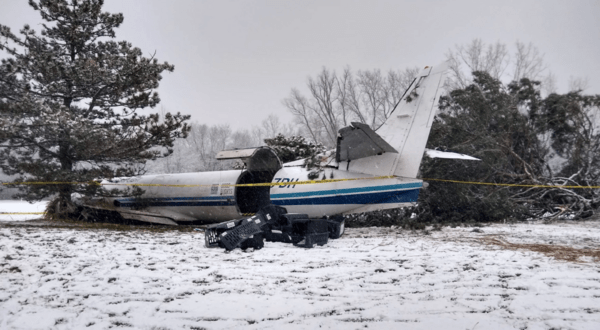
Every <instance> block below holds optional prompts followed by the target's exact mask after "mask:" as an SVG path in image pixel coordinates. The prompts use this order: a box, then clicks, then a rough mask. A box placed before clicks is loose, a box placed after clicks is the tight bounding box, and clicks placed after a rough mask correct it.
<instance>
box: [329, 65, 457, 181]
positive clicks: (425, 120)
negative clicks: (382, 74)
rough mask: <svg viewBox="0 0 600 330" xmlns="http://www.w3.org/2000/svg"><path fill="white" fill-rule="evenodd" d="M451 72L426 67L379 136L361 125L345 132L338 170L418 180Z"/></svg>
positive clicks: (341, 133) (341, 136)
mask: <svg viewBox="0 0 600 330" xmlns="http://www.w3.org/2000/svg"><path fill="white" fill-rule="evenodd" d="M448 68H449V65H448V63H446V62H442V63H440V64H439V65H437V66H434V67H425V69H423V70H422V71H421V72H420V73H419V75H418V76H417V77H416V78H415V81H414V82H413V83H412V84H411V86H410V87H409V89H408V90H407V91H406V93H405V95H404V96H403V98H402V100H400V102H399V103H398V105H397V107H396V109H395V110H394V111H393V112H392V114H391V115H390V117H389V118H388V119H387V120H386V121H385V123H384V124H383V125H382V126H381V127H380V128H379V129H378V130H377V132H374V131H372V130H371V129H370V128H369V127H368V126H367V125H364V124H360V123H352V125H351V126H349V127H346V128H342V129H341V130H340V131H339V137H338V146H337V150H338V152H337V161H338V163H339V168H340V169H342V170H347V171H350V172H357V173H364V174H370V175H382V176H383V175H396V176H399V177H406V178H415V177H416V176H417V173H418V171H419V166H420V165H421V160H422V158H423V153H424V152H425V145H426V144H427V139H428V138H429V132H430V131H431V125H432V123H433V118H434V116H435V112H436V110H437V103H438V101H439V97H440V91H441V88H442V86H443V85H444V78H445V73H446V71H447V70H448Z"/></svg>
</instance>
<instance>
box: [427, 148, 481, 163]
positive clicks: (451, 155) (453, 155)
mask: <svg viewBox="0 0 600 330" xmlns="http://www.w3.org/2000/svg"><path fill="white" fill-rule="evenodd" d="M425 154H426V155H427V156H428V157H429V158H446V159H466V160H481V159H479V158H475V157H472V156H469V155H465V154H459V153H457V152H449V151H439V150H433V149H425Z"/></svg>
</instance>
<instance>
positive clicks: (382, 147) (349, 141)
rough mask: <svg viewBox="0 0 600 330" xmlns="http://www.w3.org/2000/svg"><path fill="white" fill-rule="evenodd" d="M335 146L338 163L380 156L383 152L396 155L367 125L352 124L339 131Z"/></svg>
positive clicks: (392, 148) (394, 150)
mask: <svg viewBox="0 0 600 330" xmlns="http://www.w3.org/2000/svg"><path fill="white" fill-rule="evenodd" d="M337 144H338V145H337V157H338V158H337V161H338V162H341V161H348V160H353V159H360V158H365V157H369V156H375V155H381V154H383V153H385V152H392V153H398V151H397V150H396V149H394V147H392V146H391V145H390V144H389V143H387V142H386V141H385V140H384V139H383V138H381V136H379V135H378V134H377V133H375V131H373V130H372V129H371V127H369V125H365V124H362V123H352V126H348V127H344V128H342V129H340V130H339V137H338V142H337Z"/></svg>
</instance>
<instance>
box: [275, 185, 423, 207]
mask: <svg viewBox="0 0 600 330" xmlns="http://www.w3.org/2000/svg"><path fill="white" fill-rule="evenodd" d="M418 198H419V189H410V190H399V191H398V190H396V191H385V192H378V193H366V194H352V195H337V196H326V197H310V198H294V199H284V198H281V199H273V198H272V199H271V204H273V205H282V206H285V205H327V204H384V203H414V202H416V201H417V199H418Z"/></svg>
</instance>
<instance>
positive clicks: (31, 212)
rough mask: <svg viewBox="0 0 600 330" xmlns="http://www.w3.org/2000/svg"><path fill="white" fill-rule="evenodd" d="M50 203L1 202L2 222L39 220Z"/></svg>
mask: <svg viewBox="0 0 600 330" xmlns="http://www.w3.org/2000/svg"><path fill="white" fill-rule="evenodd" d="M47 204H48V202H46V201H41V202H35V203H31V204H30V203H27V202H22V201H13V200H8V201H3V200H0V221H25V220H32V219H37V218H39V217H40V216H41V215H40V214H37V213H40V212H44V210H45V209H46V205H47ZM15 213H17V214H15Z"/></svg>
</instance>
